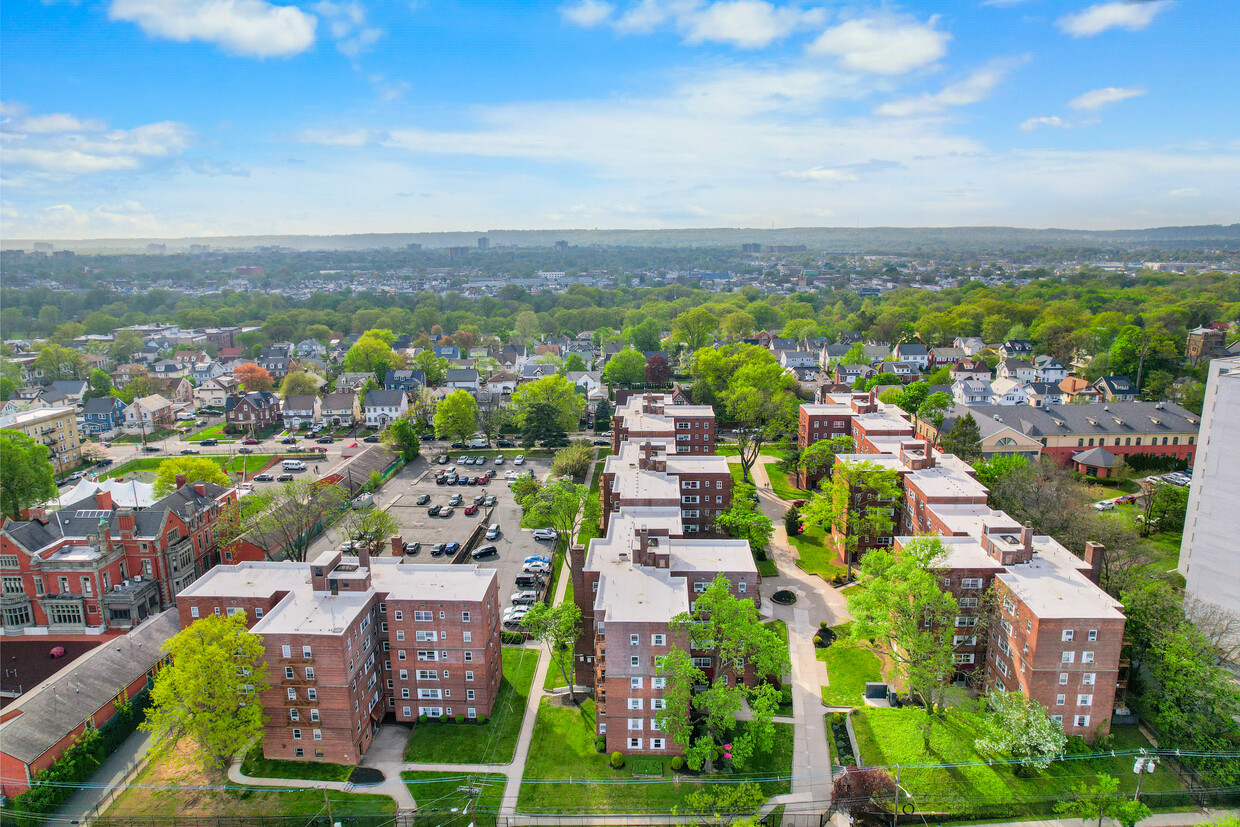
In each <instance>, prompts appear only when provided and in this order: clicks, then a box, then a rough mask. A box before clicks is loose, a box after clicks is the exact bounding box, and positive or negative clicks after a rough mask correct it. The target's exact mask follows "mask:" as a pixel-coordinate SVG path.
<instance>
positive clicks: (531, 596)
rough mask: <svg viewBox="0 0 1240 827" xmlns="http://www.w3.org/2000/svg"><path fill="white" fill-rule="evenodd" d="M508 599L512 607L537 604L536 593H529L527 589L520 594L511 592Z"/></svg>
mask: <svg viewBox="0 0 1240 827" xmlns="http://www.w3.org/2000/svg"><path fill="white" fill-rule="evenodd" d="M509 599H510V600H511V601H512V603H513V605H514V606H520V605H522V604H529V603H537V602H538V592H535V591H531V590H529V589H526V590H525V591H520V592H513V594H512V597H511V598H509Z"/></svg>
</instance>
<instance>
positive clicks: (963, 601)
mask: <svg viewBox="0 0 1240 827" xmlns="http://www.w3.org/2000/svg"><path fill="white" fill-rule="evenodd" d="M956 603H957V604H958V605H959V606H960V608H962V609H976V608H977V598H976V597H962V598H960V599H959V600H957V601H956Z"/></svg>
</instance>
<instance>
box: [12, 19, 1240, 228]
mask: <svg viewBox="0 0 1240 827" xmlns="http://www.w3.org/2000/svg"><path fill="white" fill-rule="evenodd" d="M0 27H2V28H0V36H2V42H3V48H2V49H0V76H2V77H3V85H2V86H0V94H2V101H3V103H2V107H3V108H2V110H0V127H2V130H0V132H2V137H0V176H2V177H0V222H2V224H0V234H2V235H3V236H4V237H6V238H10V239H12V238H65V239H68V238H87V237H129V236H166V237H178V236H188V235H225V234H227V235H231V234H267V233H319V234H322V233H348V232H415V231H423V230H425V231H441V230H479V231H485V230H487V229H500V228H507V229H537V228H553V227H566V228H567V227H609V228H660V227H719V226H745V227H769V226H772V225H774V226H857V225H860V226H877V225H883V226H941V225H1009V226H1032V227H1076V228H1082V229H1108V228H1124V227H1143V226H1157V225H1167V224H1197V223H1231V222H1234V221H1237V220H1240V115H1238V113H1240V105H1238V104H1240V100H1238V98H1240V93H1238V92H1237V86H1238V85H1237V83H1236V77H1237V76H1240V59H1238V58H1237V57H1236V51H1235V44H1236V43H1237V42H1240V15H1237V14H1236V13H1235V8H1234V6H1233V5H1232V4H1230V3H1226V2H1223V0H1159V1H1158V2H1124V1H1123V0H1121V1H1120V2H1105V1H1104V2H1095V3H1090V2H1078V0H952V1H951V2H947V0H940V2H905V3H891V2H881V1H880V0H875V2H870V1H869V0H860V1H859V2H850V3H838V2H826V1H825V0H824V2H805V3H783V2H767V1H766V0H569V2H564V3H535V2H529V3H499V2H484V1H483V0H473V2H465V1H464V0H348V2H340V1H339V0H315V2H301V3H298V4H293V3H290V2H280V3H275V2H268V0H81V2H65V1H63V0H62V2H52V0H45V2H42V3H40V2H35V0H25V2H23V0H13V2H7V3H4V4H3V5H2V6H0Z"/></svg>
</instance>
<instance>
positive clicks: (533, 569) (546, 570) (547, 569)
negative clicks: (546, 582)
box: [521, 563, 551, 574]
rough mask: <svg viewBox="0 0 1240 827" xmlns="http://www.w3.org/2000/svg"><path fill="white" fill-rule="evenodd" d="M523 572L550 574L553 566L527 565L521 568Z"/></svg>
mask: <svg viewBox="0 0 1240 827" xmlns="http://www.w3.org/2000/svg"><path fill="white" fill-rule="evenodd" d="M521 571H524V572H527V573H529V574H550V573H551V566H550V565H549V564H547V563H526V564H525V565H524V566H522V567H521Z"/></svg>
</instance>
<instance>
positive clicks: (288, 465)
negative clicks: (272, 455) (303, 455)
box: [280, 459, 306, 471]
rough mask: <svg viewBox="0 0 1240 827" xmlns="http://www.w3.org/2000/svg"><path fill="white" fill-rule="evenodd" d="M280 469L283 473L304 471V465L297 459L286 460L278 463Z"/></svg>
mask: <svg viewBox="0 0 1240 827" xmlns="http://www.w3.org/2000/svg"><path fill="white" fill-rule="evenodd" d="M280 467H281V468H283V469H284V470H285V471H305V470H306V464H305V463H304V462H302V461H301V460H299V459H286V460H284V462H282V463H280Z"/></svg>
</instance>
